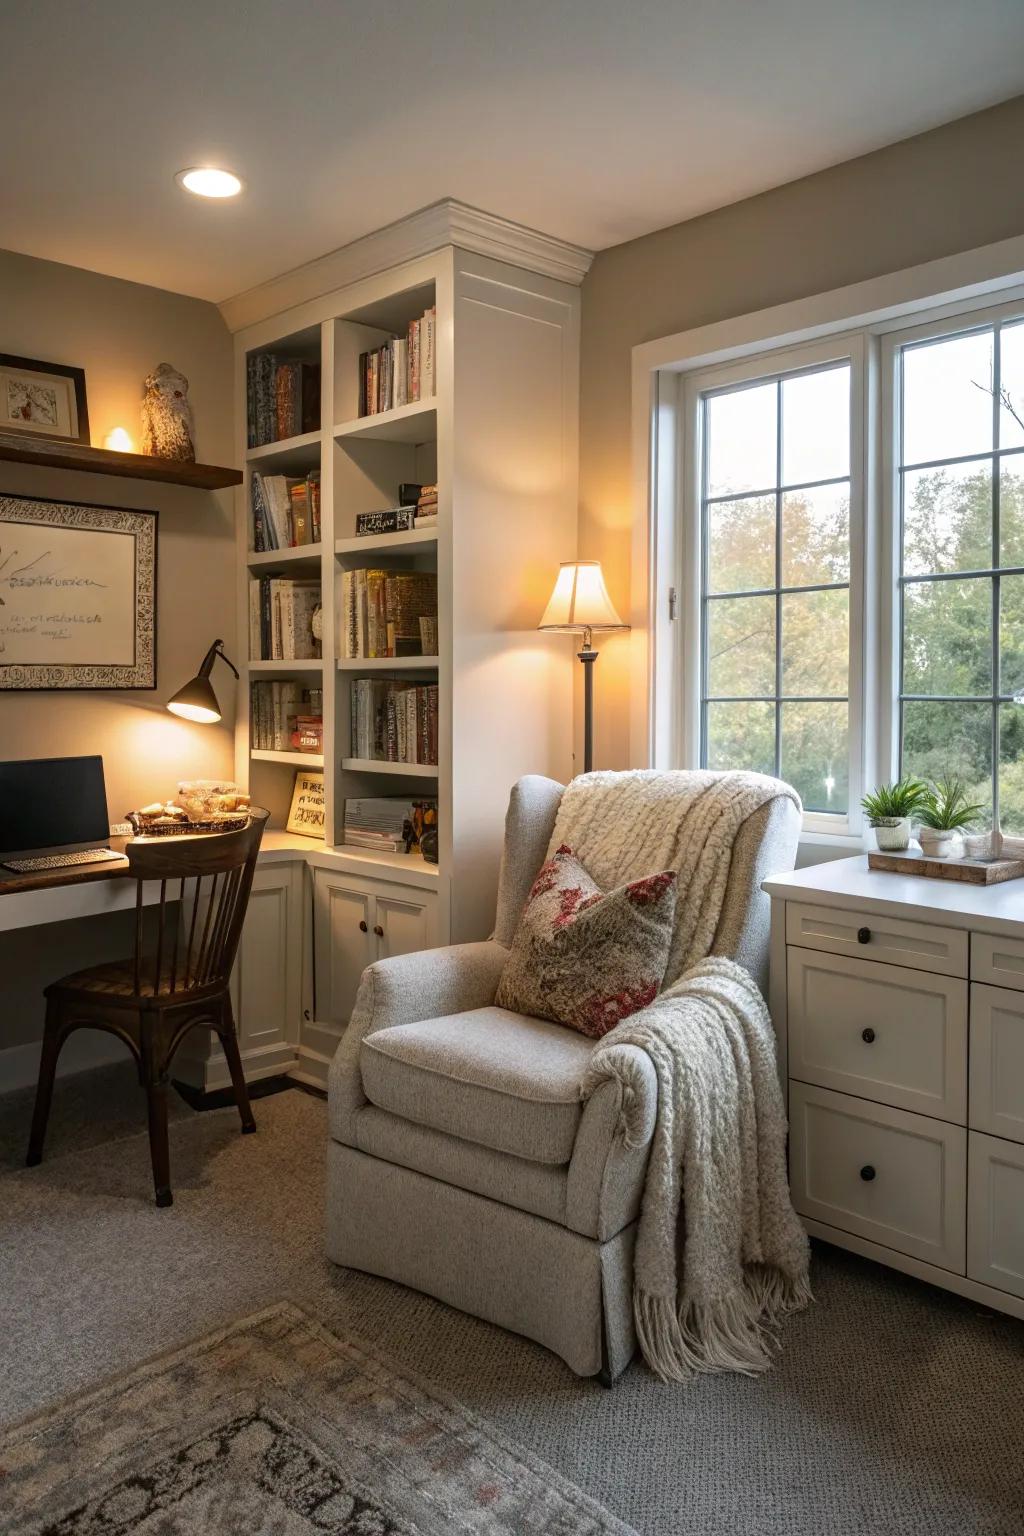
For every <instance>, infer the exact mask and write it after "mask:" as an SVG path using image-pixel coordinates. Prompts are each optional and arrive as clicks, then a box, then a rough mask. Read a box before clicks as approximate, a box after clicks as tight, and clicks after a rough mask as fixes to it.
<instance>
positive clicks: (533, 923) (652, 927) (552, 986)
mask: <svg viewBox="0 0 1024 1536" xmlns="http://www.w3.org/2000/svg"><path fill="white" fill-rule="evenodd" d="M675 910H676V876H675V872H674V871H673V870H663V871H662V872H661V873H659V874H655V875H645V876H644V877H643V878H642V879H640V880H634V881H631V882H630V883H629V884H628V885H621V886H618V887H617V888H616V889H615V890H613V891H602V890H601V889H600V887H599V886H598V885H597V884H596V883H595V882H594V880H592V879H591V877H590V875H589V874H588V873H587V871H586V869H585V868H584V867H583V865H582V864H581V863H580V861H579V859H577V858H576V855H575V854H574V853H573V851H572V849H571V848H570V847H569V846H568V845H567V844H565V843H563V844H562V845H561V847H560V848H558V849H556V851H555V852H554V854H553V855H552V856H551V858H550V859H548V861H547V863H546V864H544V865H543V867H542V868H541V870H540V871H539V873H538V875H537V878H536V880H535V881H534V882H533V886H532V887H531V890H530V894H529V897H528V898H527V902H526V906H525V907H524V909H523V915H522V917H521V918H520V919H519V927H518V929H517V930H516V936H515V939H514V940H513V942H512V948H511V950H510V952H509V957H508V960H507V961H506V963H505V969H504V971H503V972H502V976H501V982H500V984H499V986H498V995H497V1002H498V1004H499V1006H500V1007H502V1008H511V1009H514V1010H515V1012H517V1013H528V1014H531V1015H533V1016H534V1017H535V1018H542V1019H552V1020H554V1022H555V1023H557V1024H566V1025H568V1026H569V1028H570V1029H577V1030H579V1031H580V1033H581V1034H584V1035H589V1036H591V1038H593V1039H599V1038H600V1037H601V1036H602V1035H606V1034H607V1033H608V1031H609V1030H610V1029H614V1028H615V1025H616V1024H618V1023H619V1021H620V1020H621V1019H624V1018H627V1017H628V1016H629V1015H630V1014H631V1013H636V1012H638V1011H639V1009H641V1008H646V1007H647V1006H648V1004H649V1003H652V1002H653V1001H654V999H655V997H657V995H658V990H659V988H660V986H661V982H662V978H663V976H664V974H665V966H666V965H667V964H668V955H669V947H670V945H671V942H672V931H673V927H674V924H675Z"/></svg>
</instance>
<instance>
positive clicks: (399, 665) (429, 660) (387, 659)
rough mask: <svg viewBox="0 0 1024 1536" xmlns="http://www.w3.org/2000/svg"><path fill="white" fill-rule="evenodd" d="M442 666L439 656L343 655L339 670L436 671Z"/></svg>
mask: <svg viewBox="0 0 1024 1536" xmlns="http://www.w3.org/2000/svg"><path fill="white" fill-rule="evenodd" d="M439 666H440V658H439V657H437V656H341V657H339V658H338V671H339V672H412V671H416V672H422V671H423V670H424V669H426V670H427V671H434V672H436V671H437V669H438V667H439Z"/></svg>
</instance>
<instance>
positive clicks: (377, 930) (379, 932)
mask: <svg viewBox="0 0 1024 1536" xmlns="http://www.w3.org/2000/svg"><path fill="white" fill-rule="evenodd" d="M373 931H374V933H375V934H376V935H377V937H378V939H382V938H383V937H384V929H383V928H382V927H381V925H380V923H374V925H373Z"/></svg>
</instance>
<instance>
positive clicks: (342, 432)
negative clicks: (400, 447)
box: [334, 396, 437, 444]
mask: <svg viewBox="0 0 1024 1536" xmlns="http://www.w3.org/2000/svg"><path fill="white" fill-rule="evenodd" d="M334 435H335V437H336V438H357V439H364V440H366V439H369V440H371V441H372V440H373V439H376V440H377V441H379V442H385V443H413V444H417V443H432V442H434V441H436V438H437V398H436V396H432V397H431V398H430V399H429V400H414V401H412V403H411V404H410V405H399V406H396V407H395V409H394V410H391V411H378V412H377V414H376V415H375V416H357V417H356V418H355V420H354V421H343V422H342V423H341V424H340V425H339V426H336V427H335V429H334Z"/></svg>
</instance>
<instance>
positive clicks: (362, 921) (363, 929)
mask: <svg viewBox="0 0 1024 1536" xmlns="http://www.w3.org/2000/svg"><path fill="white" fill-rule="evenodd" d="M359 932H360V933H366V932H367V927H366V922H365V919H363V918H360V920H359Z"/></svg>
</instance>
